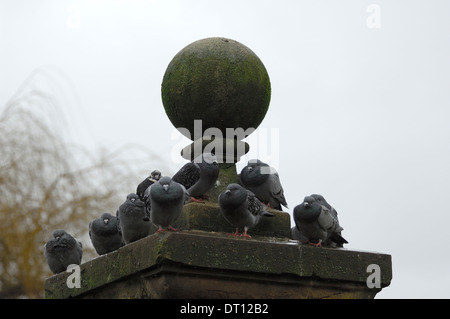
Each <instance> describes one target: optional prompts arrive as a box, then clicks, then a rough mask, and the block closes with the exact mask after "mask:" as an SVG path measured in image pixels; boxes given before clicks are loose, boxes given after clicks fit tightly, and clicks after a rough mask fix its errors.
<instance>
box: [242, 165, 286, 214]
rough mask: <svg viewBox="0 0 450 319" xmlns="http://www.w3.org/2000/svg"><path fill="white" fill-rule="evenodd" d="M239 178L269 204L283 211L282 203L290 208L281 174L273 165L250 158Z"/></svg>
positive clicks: (261, 199) (246, 186)
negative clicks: (282, 184)
mask: <svg viewBox="0 0 450 319" xmlns="http://www.w3.org/2000/svg"><path fill="white" fill-rule="evenodd" d="M239 178H240V180H241V183H242V185H243V186H244V187H245V188H247V189H248V190H250V191H251V192H253V193H254V194H255V196H256V197H257V198H258V199H259V200H260V201H262V202H263V203H264V204H266V205H267V206H269V207H271V208H274V209H277V210H281V211H282V208H281V205H283V206H284V207H286V208H288V206H287V203H286V198H285V197H284V190H283V187H282V186H281V182H280V176H279V175H278V173H277V172H276V171H275V169H274V168H273V167H271V166H269V165H268V164H266V163H264V162H261V161H260V160H250V161H248V163H247V165H246V166H245V167H244V168H243V169H242V171H241V174H240V175H239Z"/></svg>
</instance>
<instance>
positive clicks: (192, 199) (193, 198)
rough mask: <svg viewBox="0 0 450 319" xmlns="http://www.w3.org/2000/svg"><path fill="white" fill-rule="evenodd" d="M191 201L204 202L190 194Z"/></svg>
mask: <svg viewBox="0 0 450 319" xmlns="http://www.w3.org/2000/svg"><path fill="white" fill-rule="evenodd" d="M191 202H196V203H201V204H204V203H205V202H204V201H203V200H201V199H198V198H195V197H192V196H191Z"/></svg>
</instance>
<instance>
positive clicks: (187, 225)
mask: <svg viewBox="0 0 450 319" xmlns="http://www.w3.org/2000/svg"><path fill="white" fill-rule="evenodd" d="M211 197H212V196H211ZM268 211H269V212H270V213H271V214H273V215H274V217H262V218H261V219H260V221H259V223H258V224H257V225H256V226H255V227H254V228H251V229H250V230H249V234H250V235H251V236H253V235H259V236H268V237H285V238H290V237H291V219H290V215H289V214H288V213H285V212H281V211H279V210H275V209H268ZM174 225H175V227H176V228H180V229H182V230H204V231H211V232H225V233H232V232H234V231H235V230H236V229H235V228H234V227H233V226H232V225H231V224H230V223H229V222H228V221H227V220H226V219H225V218H224V217H223V215H222V213H221V212H220V208H219V205H218V204H217V203H214V202H212V201H207V202H205V203H204V204H201V203H189V204H187V205H185V206H184V208H183V213H182V214H181V216H180V218H178V220H177V221H176V222H175V224H174Z"/></svg>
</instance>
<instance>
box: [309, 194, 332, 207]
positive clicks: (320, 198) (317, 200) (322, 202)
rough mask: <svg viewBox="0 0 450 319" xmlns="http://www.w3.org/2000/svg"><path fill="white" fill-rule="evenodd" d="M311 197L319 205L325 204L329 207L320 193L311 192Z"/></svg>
mask: <svg viewBox="0 0 450 319" xmlns="http://www.w3.org/2000/svg"><path fill="white" fill-rule="evenodd" d="M311 197H313V198H314V199H315V200H316V202H317V203H319V204H320V205H323V206H325V207H326V208H328V209H331V206H330V204H328V203H327V201H326V200H325V198H324V197H323V196H322V195H319V194H312V195H311Z"/></svg>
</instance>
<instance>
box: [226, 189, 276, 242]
mask: <svg viewBox="0 0 450 319" xmlns="http://www.w3.org/2000/svg"><path fill="white" fill-rule="evenodd" d="M219 207H220V211H221V212H222V214H223V216H224V217H225V219H226V220H227V221H228V222H229V223H230V224H232V225H233V226H234V227H236V232H235V233H234V234H232V235H233V236H239V229H244V233H243V234H242V235H241V236H242V237H247V238H250V237H251V236H250V235H248V234H247V231H248V230H249V229H250V228H253V227H254V226H256V225H257V224H258V222H259V220H260V218H261V216H270V217H272V216H273V215H272V214H270V213H269V212H267V211H266V207H265V206H264V205H263V204H262V203H261V202H260V201H259V200H258V198H256V196H255V194H253V193H252V192H251V191H249V190H247V189H245V188H244V187H242V186H241V185H239V184H234V183H233V184H230V185H228V186H227V189H226V190H225V191H223V192H222V193H220V195H219Z"/></svg>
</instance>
